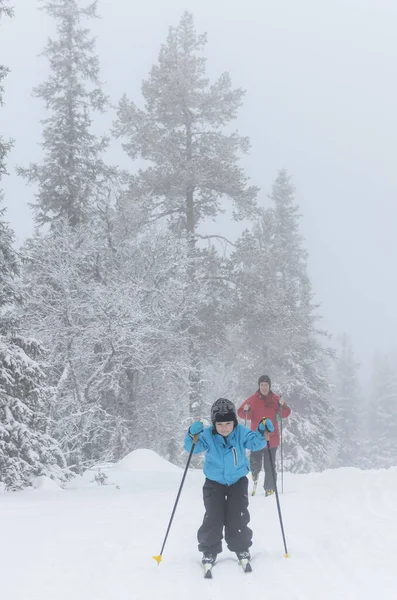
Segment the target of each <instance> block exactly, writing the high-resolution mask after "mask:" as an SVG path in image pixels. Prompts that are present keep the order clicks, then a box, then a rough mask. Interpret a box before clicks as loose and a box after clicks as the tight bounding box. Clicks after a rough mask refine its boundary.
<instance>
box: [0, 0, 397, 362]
mask: <svg viewBox="0 0 397 600" xmlns="http://www.w3.org/2000/svg"><path fill="white" fill-rule="evenodd" d="M13 4H14V7H15V12H16V14H15V17H14V19H12V20H9V19H4V20H3V22H2V24H1V27H0V63H2V64H6V65H8V66H9V67H10V68H11V74H10V75H9V76H8V78H7V79H6V80H5V87H6V93H5V97H4V101H5V103H6V104H5V107H4V108H3V109H1V110H0V131H1V133H2V134H3V136H5V137H9V136H12V137H13V138H15V140H16V144H15V147H14V149H13V151H12V153H11V154H10V155H9V160H8V167H9V171H10V176H9V177H7V178H4V179H3V182H2V187H3V189H4V190H5V193H6V198H5V202H6V206H7V209H8V210H7V218H8V220H9V222H10V224H11V225H12V227H13V229H14V230H15V232H16V235H17V238H18V240H19V241H22V240H23V239H24V238H25V237H26V236H27V235H29V234H30V233H31V232H32V226H33V225H32V217H31V213H30V209H29V208H28V206H27V203H28V202H29V201H32V199H33V190H31V189H29V188H27V187H26V186H25V183H24V182H23V181H21V180H19V179H18V178H17V177H16V175H15V165H23V166H26V165H28V164H29V162H30V161H35V160H39V159H40V155H41V154H40V147H39V146H38V142H39V141H40V134H41V125H40V123H39V119H40V118H42V117H43V115H44V113H43V107H42V103H41V101H40V100H38V99H34V98H32V96H31V90H32V87H33V86H34V85H37V84H38V83H40V82H42V81H43V80H45V78H46V77H47V75H48V65H47V61H46V59H45V58H43V57H40V56H39V54H40V52H41V51H42V50H43V48H44V45H45V43H46V39H47V37H48V35H49V34H50V33H52V27H53V26H52V24H51V22H50V21H49V20H48V18H47V17H46V16H45V14H43V13H42V12H40V11H38V10H37V9H38V7H39V6H40V4H41V3H40V2H37V1H35V0H14V2H13ZM98 8H99V13H100V14H101V17H102V19H101V20H100V21H98V22H95V23H94V26H93V31H94V33H95V35H97V36H98V40H97V49H98V53H99V56H100V60H101V69H102V70H101V76H102V80H103V81H104V84H105V91H106V93H108V94H109V95H110V97H111V100H112V102H114V103H117V101H118V100H119V98H120V96H121V94H122V93H124V92H126V93H127V94H128V95H129V96H130V97H131V98H133V99H134V100H135V101H138V102H139V101H140V84H141V80H142V79H143V78H144V77H146V76H147V74H148V71H149V69H150V67H151V65H152V64H153V63H154V62H155V61H156V60H157V56H158V52H159V48H160V45H161V43H163V42H164V41H165V39H166V36H167V31H168V27H169V25H177V24H178V21H179V19H180V17H181V14H182V12H183V11H184V10H186V9H187V10H190V11H191V12H193V14H194V17H195V22H196V26H197V29H198V30H199V31H200V32H203V31H206V32H207V33H208V45H207V50H206V56H207V58H208V73H209V75H210V77H211V78H212V79H213V78H215V77H216V76H217V75H219V74H220V73H221V72H222V71H225V70H227V71H229V72H230V74H231V76H232V80H233V83H234V84H235V85H236V86H241V87H244V88H245V89H246V90H247V96H246V99H245V104H244V107H243V109H242V110H241V112H240V115H239V119H238V121H237V123H236V127H237V128H238V130H239V131H240V133H242V134H244V135H248V136H249V137H250V138H251V142H252V151H251V155H250V156H249V157H248V158H246V159H244V165H245V168H246V171H247V174H248V175H249V176H250V177H251V178H252V180H253V183H255V184H256V185H259V186H260V187H261V188H262V192H261V194H262V195H261V198H262V201H263V202H265V201H266V194H267V193H268V192H269V191H270V188H271V183H272V180H273V179H274V178H275V176H276V174H277V169H279V168H286V169H288V170H289V172H290V173H291V175H292V176H293V179H294V183H295V185H296V187H297V198H298V202H299V204H300V206H301V211H302V214H303V220H302V227H303V233H304V235H305V237H306V242H307V249H308V251H309V253H310V274H311V276H312V281H313V286H314V290H315V292H316V296H317V299H318V301H319V302H321V304H322V306H321V313H322V315H323V316H324V325H325V326H326V327H327V328H328V329H329V330H330V331H331V333H333V334H334V335H337V334H339V333H341V332H343V331H346V332H347V333H349V334H350V335H351V337H352V340H353V342H354V345H355V349H356V354H357V357H358V359H359V360H361V361H363V363H364V366H365V369H366V370H368V369H369V368H370V366H371V360H372V357H373V354H374V353H375V352H382V351H388V352H390V351H394V348H395V345H396V344H395V337H396V333H397V316H396V304H397V303H396V292H397V285H396V270H397V269H396V266H395V259H396V256H397V234H396V226H397V208H396V197H397V167H396V149H397V82H396V65H397V2H396V0H245V1H244V2H243V1H241V0H228V1H222V0H145V2H136V1H132V0H100V1H99V6H98ZM113 117H114V115H113V114H110V115H108V116H107V118H105V119H103V120H102V122H99V123H98V125H97V126H98V127H100V126H102V125H103V127H104V128H107V127H108V126H109V124H110V123H111V121H112V119H113ZM115 160H117V162H119V163H120V164H121V163H122V164H123V166H128V165H129V162H128V159H126V157H125V156H124V155H123V154H122V153H121V152H120V151H119V149H118V147H114V148H113V150H112V161H113V162H114V161H115ZM219 228H220V229H222V233H224V234H227V233H229V235H234V234H235V233H236V232H237V229H236V227H235V225H230V224H229V223H227V222H226V221H223V222H221V223H220V225H219Z"/></svg>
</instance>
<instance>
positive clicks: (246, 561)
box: [236, 550, 252, 573]
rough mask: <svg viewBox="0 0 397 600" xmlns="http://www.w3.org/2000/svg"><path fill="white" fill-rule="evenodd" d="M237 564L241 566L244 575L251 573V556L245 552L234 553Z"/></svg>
mask: <svg viewBox="0 0 397 600" xmlns="http://www.w3.org/2000/svg"><path fill="white" fill-rule="evenodd" d="M236 555H237V558H238V562H239V564H240V565H241V566H242V568H243V571H244V573H251V571H252V567H251V563H250V560H251V554H250V553H249V552H248V550H247V551H245V552H236Z"/></svg>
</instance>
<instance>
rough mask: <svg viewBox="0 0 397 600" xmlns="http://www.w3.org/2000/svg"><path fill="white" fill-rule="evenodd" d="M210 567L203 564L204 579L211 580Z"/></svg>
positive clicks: (208, 564) (207, 564)
mask: <svg viewBox="0 0 397 600" xmlns="http://www.w3.org/2000/svg"><path fill="white" fill-rule="evenodd" d="M212 566H213V565H211V564H210V563H204V564H203V569H204V579H212Z"/></svg>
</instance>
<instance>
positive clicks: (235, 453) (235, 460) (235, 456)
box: [232, 448, 238, 467]
mask: <svg viewBox="0 0 397 600" xmlns="http://www.w3.org/2000/svg"><path fill="white" fill-rule="evenodd" d="M232 452H233V457H234V466H235V467H237V466H238V463H237V451H236V448H232Z"/></svg>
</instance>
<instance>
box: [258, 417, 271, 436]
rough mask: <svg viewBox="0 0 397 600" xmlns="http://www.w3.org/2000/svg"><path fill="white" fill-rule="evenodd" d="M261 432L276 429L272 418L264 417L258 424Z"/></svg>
mask: <svg viewBox="0 0 397 600" xmlns="http://www.w3.org/2000/svg"><path fill="white" fill-rule="evenodd" d="M258 431H259V433H262V434H263V433H265V431H270V432H271V431H274V425H273V422H272V421H271V420H270V419H266V418H263V419H262V420H261V421H260V423H259V425H258Z"/></svg>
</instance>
